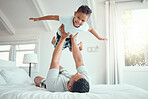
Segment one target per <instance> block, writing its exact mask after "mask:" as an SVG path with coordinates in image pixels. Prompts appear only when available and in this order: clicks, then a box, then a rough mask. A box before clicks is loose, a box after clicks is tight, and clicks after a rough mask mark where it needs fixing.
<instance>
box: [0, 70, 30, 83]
mask: <svg viewBox="0 0 148 99" xmlns="http://www.w3.org/2000/svg"><path fill="white" fill-rule="evenodd" d="M0 73H1V75H2V76H3V78H4V79H5V81H6V83H8V84H23V83H32V80H31V78H30V77H29V76H28V74H27V73H26V71H25V70H24V69H19V68H11V69H3V70H1V72H0Z"/></svg>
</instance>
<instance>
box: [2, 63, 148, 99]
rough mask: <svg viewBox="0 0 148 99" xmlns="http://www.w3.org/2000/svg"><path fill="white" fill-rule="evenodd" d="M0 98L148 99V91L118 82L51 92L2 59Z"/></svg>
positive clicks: (13, 64)
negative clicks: (84, 90) (85, 89)
mask: <svg viewBox="0 0 148 99" xmlns="http://www.w3.org/2000/svg"><path fill="white" fill-rule="evenodd" d="M6 65H7V66H6ZM9 76H10V77H9ZM13 76H17V78H19V79H16V78H14V77H13ZM22 77H23V79H22ZM0 99H148V91H146V90H143V89H141V88H138V87H135V86H132V85H127V84H118V85H93V86H92V88H91V90H90V92H89V93H71V92H49V91H47V90H46V89H44V88H39V87H36V86H35V85H34V83H33V82H32V80H31V79H30V78H29V76H28V74H27V73H26V72H25V71H23V70H22V69H18V68H16V67H15V63H13V62H11V61H4V60H0Z"/></svg>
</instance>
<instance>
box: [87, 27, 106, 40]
mask: <svg viewBox="0 0 148 99" xmlns="http://www.w3.org/2000/svg"><path fill="white" fill-rule="evenodd" d="M88 31H89V32H90V33H92V34H93V35H94V36H95V37H96V38H97V39H99V40H107V39H106V38H101V37H100V36H99V35H98V34H97V32H96V31H95V30H94V29H93V28H91V27H89V30H88Z"/></svg>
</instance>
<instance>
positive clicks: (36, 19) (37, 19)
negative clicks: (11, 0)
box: [29, 18, 40, 21]
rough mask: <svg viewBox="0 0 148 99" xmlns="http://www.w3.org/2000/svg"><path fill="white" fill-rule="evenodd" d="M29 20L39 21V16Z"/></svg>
mask: <svg viewBox="0 0 148 99" xmlns="http://www.w3.org/2000/svg"><path fill="white" fill-rule="evenodd" d="M29 20H33V21H39V20H40V19H39V18H29Z"/></svg>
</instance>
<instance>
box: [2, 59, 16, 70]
mask: <svg viewBox="0 0 148 99" xmlns="http://www.w3.org/2000/svg"><path fill="white" fill-rule="evenodd" d="M15 67H16V64H15V62H13V61H7V60H2V59H0V69H2V68H15Z"/></svg>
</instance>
